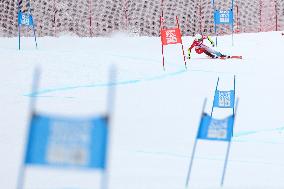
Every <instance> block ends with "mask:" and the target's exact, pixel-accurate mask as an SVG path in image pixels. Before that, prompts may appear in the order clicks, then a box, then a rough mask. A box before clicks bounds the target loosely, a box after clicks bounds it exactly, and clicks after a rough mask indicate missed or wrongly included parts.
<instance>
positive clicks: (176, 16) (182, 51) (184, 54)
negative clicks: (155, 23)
mask: <svg viewBox="0 0 284 189" xmlns="http://www.w3.org/2000/svg"><path fill="white" fill-rule="evenodd" d="M176 21H177V27H178V29H179V31H180V32H181V30H180V27H179V22H178V17H177V16H176ZM181 48H182V55H183V61H184V66H185V68H186V69H187V65H186V60H185V53H184V48H183V43H182V35H181Z"/></svg>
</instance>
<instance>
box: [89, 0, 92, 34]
mask: <svg viewBox="0 0 284 189" xmlns="http://www.w3.org/2000/svg"><path fill="white" fill-rule="evenodd" d="M89 9H90V11H89V14H90V15H89V16H90V25H89V26H90V37H92V36H93V34H92V33H93V32H92V0H90V1H89Z"/></svg>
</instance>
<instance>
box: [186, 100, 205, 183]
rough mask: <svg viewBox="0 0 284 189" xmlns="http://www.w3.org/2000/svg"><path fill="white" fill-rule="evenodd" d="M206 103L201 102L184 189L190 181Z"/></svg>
mask: <svg viewBox="0 0 284 189" xmlns="http://www.w3.org/2000/svg"><path fill="white" fill-rule="evenodd" d="M206 102H207V99H205V100H204V102H203V108H202V113H201V117H200V123H199V126H198V131H197V134H196V137H195V141H194V146H193V149H192V153H191V159H190V164H189V168H188V173H187V177H186V181H185V187H186V188H187V187H188V184H189V180H190V175H191V170H192V165H193V161H194V157H195V151H196V146H197V142H198V132H199V129H200V124H201V121H202V117H203V113H204V109H205V106H206Z"/></svg>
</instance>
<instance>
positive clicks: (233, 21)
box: [231, 0, 234, 46]
mask: <svg viewBox="0 0 284 189" xmlns="http://www.w3.org/2000/svg"><path fill="white" fill-rule="evenodd" d="M231 9H232V16H233V20H232V46H234V0H232V8H231Z"/></svg>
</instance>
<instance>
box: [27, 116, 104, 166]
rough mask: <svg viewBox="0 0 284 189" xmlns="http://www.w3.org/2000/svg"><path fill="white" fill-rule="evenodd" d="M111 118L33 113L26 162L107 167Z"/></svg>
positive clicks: (48, 164)
mask: <svg viewBox="0 0 284 189" xmlns="http://www.w3.org/2000/svg"><path fill="white" fill-rule="evenodd" d="M107 138H108V118H107V117H96V118H92V119H76V118H72V119H70V118H62V117H50V116H45V115H36V114H35V115H33V117H32V120H31V125H30V132H29V138H28V145H27V151H26V157H25V164H31V165H32V164H35V165H45V166H57V167H74V168H90V169H101V170H103V169H105V168H106V151H107Z"/></svg>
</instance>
